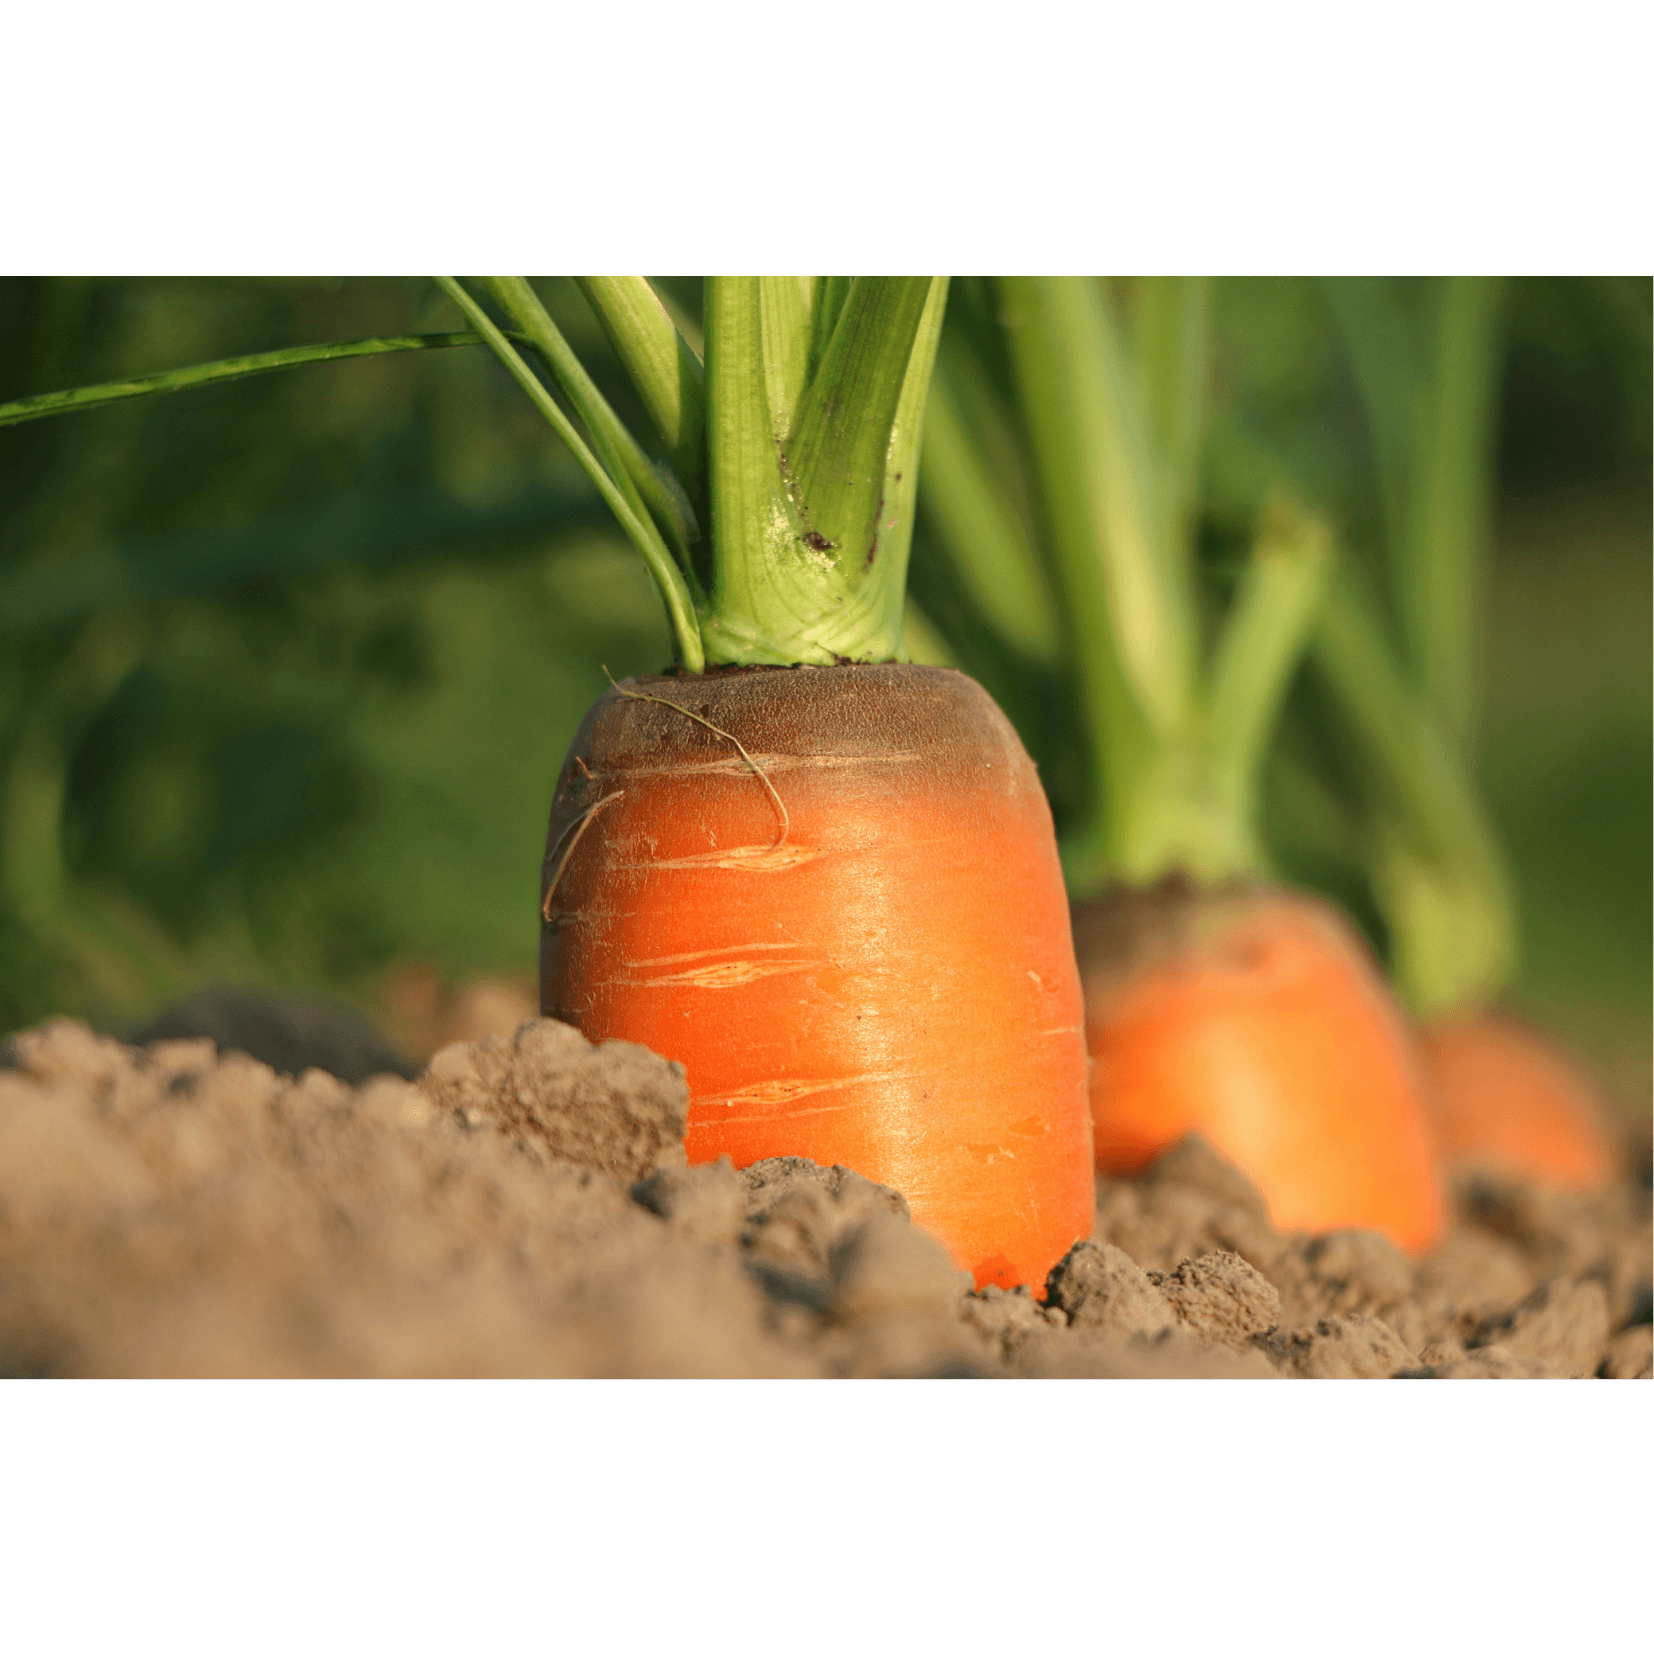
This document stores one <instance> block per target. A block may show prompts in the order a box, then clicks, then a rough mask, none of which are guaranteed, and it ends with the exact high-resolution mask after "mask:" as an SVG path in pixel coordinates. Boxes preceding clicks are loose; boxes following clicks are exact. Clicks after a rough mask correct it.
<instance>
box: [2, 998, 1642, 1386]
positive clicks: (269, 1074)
mask: <svg viewBox="0 0 1654 1654" xmlns="http://www.w3.org/2000/svg"><path fill="white" fill-rule="evenodd" d="M10 1055H11V1059H12V1062H13V1064H14V1066H12V1067H10V1068H8V1069H6V1070H4V1071H0V1371H4V1372H7V1373H10V1374H12V1375H17V1376H23V1375H40V1376H132V1377H138V1376H144V1377H149V1376H226V1377H227V1376H252V1375H264V1376H295V1377H296V1376H387V1377H388V1376H400V1375H409V1376H412V1375H419V1376H473V1375H474V1376H484V1375H500V1376H508V1375H509V1376H547V1377H627V1376H638V1377H643V1376H650V1377H876V1376H929V1377H982V1378H988V1377H1042V1376H1043V1377H1213V1378H1217V1377H1226V1378H1228V1377H1233V1378H1260V1379H1272V1378H1382V1377H1417V1378H1585V1377H1606V1378H1647V1377H1648V1376H1649V1375H1650V1332H1651V1329H1650V1250H1651V1240H1650V1228H1649V1168H1648V1153H1647V1149H1646V1144H1644V1145H1643V1146H1642V1148H1641V1150H1640V1152H1638V1153H1637V1154H1635V1155H1634V1156H1633V1157H1632V1163H1631V1167H1630V1169H1629V1170H1628V1171H1627V1173H1626V1175H1625V1176H1624V1177H1623V1178H1622V1179H1621V1180H1620V1181H1619V1182H1618V1183H1616V1184H1615V1185H1614V1186H1613V1187H1612V1188H1611V1189H1610V1190H1608V1191H1607V1192H1606V1193H1604V1194H1601V1195H1598V1196H1595V1197H1589V1198H1587V1197H1583V1196H1579V1195H1571V1194H1564V1193H1560V1192H1556V1191H1547V1190H1543V1189H1540V1188H1537V1187H1534V1186H1533V1185H1530V1184H1525V1183H1521V1182H1518V1181H1512V1180H1502V1179H1497V1178H1493V1177H1490V1176H1485V1175H1482V1176H1476V1177H1471V1178H1468V1179H1466V1180H1464V1181H1462V1182H1461V1183H1460V1184H1459V1186H1458V1187H1457V1189H1456V1190H1455V1200H1454V1207H1455V1211H1454V1223H1453V1225H1452V1228H1451V1230H1450V1232H1449V1233H1448V1235H1447V1237H1446V1238H1445V1240H1444V1241H1443V1242H1442V1243H1441V1244H1440V1245H1438V1246H1437V1247H1436V1248H1435V1249H1434V1250H1433V1251H1431V1252H1430V1253H1428V1254H1427V1255H1425V1256H1424V1257H1422V1258H1420V1259H1417V1260H1414V1259H1410V1258H1408V1257H1407V1256H1405V1255H1404V1254H1402V1253H1401V1252H1399V1251H1397V1250H1396V1249H1395V1248H1394V1247H1393V1246H1392V1245H1391V1244H1390V1243H1389V1242H1388V1241H1386V1240H1384V1239H1383V1238H1382V1237H1380V1236H1378V1235H1376V1234H1374V1233H1371V1232H1369V1231H1363V1230H1344V1231H1340V1232H1336V1233H1333V1234H1326V1235H1318V1236H1310V1235H1305V1234H1282V1233H1280V1232H1278V1231H1277V1230H1275V1229H1274V1228H1273V1227H1272V1226H1271V1225H1270V1223H1269V1221H1268V1217H1267V1212H1266V1209H1265V1206H1264V1203H1263V1201H1262V1199H1261V1197H1260V1196H1259V1195H1258V1194H1257V1191H1256V1190H1255V1189H1254V1188H1253V1187H1252V1186H1251V1185H1250V1184H1249V1183H1248V1182H1247V1180H1246V1179H1245V1178H1244V1177H1243V1176H1242V1175H1241V1174H1240V1173H1239V1172H1237V1171H1236V1170H1235V1168H1234V1167H1233V1166H1231V1165H1229V1164H1227V1163H1226V1162H1225V1161H1223V1160H1221V1159H1220V1158H1219V1157H1218V1156H1217V1155H1216V1154H1215V1153H1214V1152H1213V1151H1212V1150H1211V1149H1210V1148H1208V1147H1207V1146H1206V1145H1205V1144H1204V1143H1203V1142H1201V1140H1200V1139H1198V1138H1188V1139H1185V1140H1184V1141H1183V1142H1182V1143H1180V1144H1178V1145H1177V1146H1176V1147H1175V1148H1173V1149H1172V1150H1171V1151H1170V1152H1169V1153H1167V1154H1166V1155H1164V1156H1162V1157H1161V1159H1160V1160H1158V1161H1157V1162H1156V1163H1155V1164H1154V1165H1153V1166H1151V1167H1150V1168H1149V1169H1148V1170H1147V1171H1146V1172H1145V1173H1144V1174H1143V1175H1142V1176H1140V1177H1137V1178H1133V1179H1110V1180H1100V1181H1099V1183H1098V1186H1097V1217H1096V1228H1095V1231H1094V1233H1093V1235H1092V1236H1091V1238H1089V1239H1087V1240H1084V1241H1081V1242H1079V1243H1078V1244H1077V1245H1076V1246H1075V1247H1074V1248H1073V1250H1072V1251H1071V1252H1070V1253H1069V1254H1068V1255H1067V1256H1066V1257H1065V1258H1064V1259H1063V1260H1062V1261H1061V1262H1060V1263H1059V1264H1058V1265H1057V1267H1056V1268H1055V1269H1054V1270H1053V1271H1052V1273H1051V1276H1050V1279H1049V1282H1048V1298H1047V1301H1045V1302H1043V1303H1041V1302H1037V1301H1036V1300H1035V1298H1034V1297H1033V1296H1032V1295H1030V1294H1029V1293H1028V1292H1027V1291H1026V1290H1025V1289H1022V1288H1019V1289H1017V1290H1016V1291H1014V1292H1005V1291H1001V1290H999V1289H997V1288H993V1287H988V1288H985V1289H984V1290H982V1291H981V1292H972V1291H970V1290H969V1288H970V1279H969V1277H968V1276H967V1275H965V1274H963V1273H961V1272H960V1271H958V1270H956V1269H955V1268H954V1267H953V1265H952V1263H951V1262H950V1260H949V1259H948V1257H947V1255H946V1253H945V1252H944V1251H943V1249H942V1247H941V1246H940V1245H939V1244H938V1243H937V1242H936V1241H934V1240H933V1239H932V1238H931V1237H930V1236H929V1235H927V1234H925V1233H924V1232H923V1231H922V1230H920V1229H918V1228H916V1227H914V1225H913V1224H912V1223H911V1222H910V1221H909V1216H908V1209H907V1203H906V1202H905V1201H904V1200H903V1198H902V1197H901V1196H900V1195H899V1194H897V1193H896V1192H895V1191H893V1190H891V1189H886V1188H881V1187H880V1186H879V1185H877V1184H875V1183H870V1182H868V1181H867V1180H866V1179H864V1178H861V1177H858V1176H857V1175H856V1174H855V1173H853V1172H850V1171H846V1170H845V1169H844V1168H842V1167H827V1166H818V1165H816V1164H814V1163H813V1162H811V1161H807V1160H799V1159H790V1158H784V1159H774V1160H767V1161H762V1162H760V1163H759V1164H757V1165H754V1166H750V1167H747V1168H746V1169H745V1170H741V1171H737V1170H735V1169H734V1168H733V1167H731V1166H730V1164H729V1163H728V1162H727V1161H721V1162H718V1163H715V1164H711V1165H699V1166H689V1165H688V1164H686V1162H685V1156H684V1148H683V1125H684V1120H685V1118H686V1115H687V1105H688V1099H687V1094H686V1089H685V1086H684V1081H683V1074H682V1070H681V1069H680V1068H679V1067H678V1066H677V1065H676V1064H674V1063H670V1062H667V1061H666V1060H665V1059H664V1058H661V1057H658V1056H656V1055H655V1054H654V1053H652V1052H650V1051H648V1050H646V1049H645V1048H643V1047H642V1046H637V1045H628V1044H625V1043H623V1042H620V1041H611V1042H609V1043H608V1044H605V1045H602V1046H593V1045H589V1044H588V1043H587V1042H586V1041H585V1040H584V1039H583V1038H582V1037H581V1036H580V1035H579V1034H578V1033H576V1032H575V1031H574V1030H572V1029H570V1028H567V1027H565V1026H564V1025H562V1024H560V1023H556V1022H550V1021H544V1020H539V1019H536V1020H533V1021H529V1022H526V1023H524V1024H523V1025H522V1026H521V1027H520V1028H519V1029H518V1031H517V1032H516V1034H515V1035H514V1036H511V1037H510V1038H501V1037H498V1036H493V1037H489V1038H486V1039H483V1040H481V1041H478V1042H474V1043H470V1044H460V1045H452V1046H449V1047H446V1048H445V1049H444V1050H442V1051H440V1052H439V1053H438V1054H437V1055H436V1057H434V1058H433V1059H432V1061H431V1063H430V1064H429V1066H428V1067H427V1069H426V1070H425V1071H424V1073H423V1074H421V1076H420V1077H419V1079H418V1080H417V1081H415V1082H411V1083H410V1082H409V1081H407V1080H404V1079H402V1078H399V1077H397V1076H396V1075H395V1074H391V1073H381V1074H379V1075H378V1076H376V1077H374V1078H372V1079H369V1080H367V1081H366V1083H364V1084H362V1085H361V1086H359V1087H357V1088H354V1089H353V1088H352V1087H351V1086H349V1085H347V1084H345V1083H344V1082H343V1081H342V1080H340V1079H338V1078H336V1077H335V1076H333V1075H331V1074H328V1073H326V1072H323V1071H322V1070H321V1069H319V1068H315V1067H312V1068H309V1069H307V1070H305V1071H304V1072H303V1073H302V1074H300V1076H299V1077H298V1078H297V1079H291V1078H286V1077H284V1076H282V1075H281V1074H279V1073H277V1072H276V1071H275V1069H274V1068H272V1067H270V1066H267V1065H266V1064H264V1063H262V1062H259V1061H257V1060H255V1059H254V1058H253V1057H251V1056H248V1055H246V1054H245V1053H243V1052H237V1051H226V1052H224V1053H223V1054H220V1053H219V1051H218V1049H217V1048H216V1047H215V1045H214V1043H213V1041H211V1040H210V1039H173V1040H161V1041H158V1042H156V1043H153V1044H151V1045H149V1046H148V1048H147V1049H136V1048H134V1047H130V1046H124V1045H122V1044H120V1043H118V1042H117V1041H115V1040H112V1039H108V1038H103V1037H100V1036H98V1035H95V1034H93V1033H92V1032H91V1031H90V1030H89V1029H87V1028H86V1027H85V1026H84V1025H82V1024H79V1023H74V1022H70V1021H66V1020H60V1021H56V1022H53V1023H50V1024H48V1025H47V1026H45V1027H43V1028H40V1029H35V1030H32V1031H30V1032H27V1033H24V1034H21V1035H18V1036H16V1038H15V1039H14V1040H13V1041H12V1045H11V1053H10Z"/></svg>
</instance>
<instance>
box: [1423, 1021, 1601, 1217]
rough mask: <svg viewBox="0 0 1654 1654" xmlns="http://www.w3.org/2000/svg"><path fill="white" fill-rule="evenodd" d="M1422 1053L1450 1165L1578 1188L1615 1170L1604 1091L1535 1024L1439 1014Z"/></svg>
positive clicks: (1597, 1184)
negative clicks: (1531, 1025)
mask: <svg viewBox="0 0 1654 1654" xmlns="http://www.w3.org/2000/svg"><path fill="white" fill-rule="evenodd" d="M1424 1056H1425V1063H1426V1072H1427V1075H1428V1078H1429V1082H1430V1090H1429V1098H1430V1104H1431V1110H1432V1114H1433V1117H1434V1120H1435V1124H1436V1130H1437V1133H1438V1135H1439V1136H1440V1138H1441V1143H1442V1152H1443V1154H1444V1155H1445V1157H1446V1159H1447V1162H1448V1164H1449V1165H1450V1166H1454V1167H1463V1168H1470V1167H1475V1166H1483V1167H1486V1168H1489V1169H1491V1170H1494V1171H1500V1172H1505V1173H1508V1174H1513V1175H1515V1176H1518V1177H1528V1178H1532V1179H1534V1180H1535V1181H1536V1182H1541V1183H1550V1184H1553V1185H1555V1186H1557V1187H1560V1188H1565V1189H1577V1190H1581V1191H1590V1190H1593V1189H1599V1188H1601V1187H1602V1186H1603V1185H1604V1184H1605V1183H1607V1182H1608V1180H1609V1179H1610V1178H1611V1177H1612V1176H1613V1175H1614V1167H1615V1152H1614V1144H1613V1139H1612V1135H1611V1133H1610V1130H1609V1127H1608V1112H1607V1108H1606V1105H1605V1103H1604V1100H1603V1097H1602V1094H1601V1091H1600V1090H1599V1088H1598V1086H1597V1085H1596V1082H1595V1081H1594V1080H1593V1079H1592V1078H1591V1076H1590V1074H1589V1073H1587V1072H1586V1070H1585V1069H1584V1068H1583V1067H1582V1066H1581V1065H1580V1064H1579V1063H1578V1062H1576V1061H1575V1060H1574V1059H1573V1058H1572V1057H1570V1056H1569V1055H1568V1054H1567V1053H1566V1052H1565V1051H1563V1050H1562V1049H1561V1048H1560V1047H1559V1046H1557V1045H1555V1044H1553V1043H1552V1042H1551V1041H1550V1040H1548V1039H1546V1038H1545V1037H1544V1035H1542V1034H1540V1033H1539V1032H1538V1031H1537V1030H1536V1029H1533V1028H1529V1027H1527V1026H1526V1025H1525V1024H1523V1023H1521V1022H1518V1021H1517V1020H1516V1019H1515V1018H1513V1017H1507V1016H1501V1015H1499V1014H1497V1013H1495V1012H1492V1011H1481V1012H1472V1013H1469V1014H1466V1015H1462V1016H1456V1017H1449V1018H1443V1019H1440V1020H1439V1021H1437V1022H1435V1023H1432V1024H1431V1025H1430V1026H1429V1027H1427V1028H1426V1029H1425V1031H1424Z"/></svg>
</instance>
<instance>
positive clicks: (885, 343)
mask: <svg viewBox="0 0 1654 1654" xmlns="http://www.w3.org/2000/svg"><path fill="white" fill-rule="evenodd" d="M933 292H934V283H933V280H932V278H929V277H922V278H885V277H873V276H869V277H863V278H858V280H857V281H856V282H855V283H854V284H853V285H852V287H851V289H850V292H849V295H848V296H847V297H846V299H845V302H844V307H843V310H842V312H841V314H840V317H839V321H838V325H837V326H836V328H835V329H834V332H833V337H832V339H831V341H830V342H829V344H828V346H827V349H826V352H825V354H824V355H823V357H822V359H821V362H820V365H819V366H818V367H817V369H816V371H815V374H814V376H813V377H812V378H811V379H810V381H809V383H808V384H807V385H806V386H805V387H804V389H803V392H802V395H801V396H800V397H799V400H798V404H797V408H796V411H795V412H794V414H793V417H792V421H791V424H790V427H789V428H788V429H787V430H786V431H785V432H784V433H782V432H778V430H777V426H778V424H779V422H780V417H781V409H782V408H783V407H784V404H785V401H786V397H787V394H788V393H787V390H786V387H787V386H788V385H790V384H791V383H793V382H794V381H795V379H796V363H797V360H798V342H799V337H800V333H801V326H802V320H803V317H802V296H803V290H802V289H800V290H799V293H798V294H797V295H796V298H795V296H793V295H790V294H788V293H786V292H784V291H780V290H777V289H775V288H773V287H772V288H770V289H769V290H768V295H767V298H768V302H766V288H765V285H764V283H763V282H762V281H761V280H760V279H759V278H757V277H752V276H717V277H709V278H708V280H707V286H706V336H707V359H706V383H707V475H708V493H709V498H710V503H711V517H712V558H713V583H712V592H711V595H710V598H709V600H708V603H707V606H706V609H705V611H704V612H703V616H702V633H703V636H704V637H705V639H706V644H707V658H708V659H709V660H710V661H712V662H714V663H724V662H729V663H744V664H760V663H766V662H769V663H778V664H787V663H795V662H814V663H819V664H827V663H830V662H832V661H837V660H864V661H871V660H900V659H902V658H903V655H904V653H905V648H906V645H905V634H904V629H903V588H904V584H905V575H906V548H907V536H908V534H910V533H911V522H910V519H911V497H909V499H908V502H907V504H906V505H905V506H904V505H903V504H902V502H900V501H898V502H895V510H894V520H891V519H892V513H891V511H889V510H886V511H885V512H884V515H883V516H881V506H888V505H889V504H890V503H891V502H887V501H886V500H885V491H886V476H887V466H888V463H889V460H890V455H891V453H892V450H893V445H895V446H896V447H898V448H899V447H900V445H901V443H902V441H903V440H905V439H904V438H903V436H902V419H903V409H904V407H908V408H910V409H912V410H914V413H915V416H916V413H917V411H918V410H922V406H923V400H922V384H920V383H919V382H915V387H914V389H912V390H911V391H910V389H909V378H908V375H909V371H910V369H916V370H918V371H919V373H920V379H921V380H923V379H924V378H926V377H928V374H929V368H930V361H929V355H928V353H925V354H924V359H923V360H922V361H921V349H920V347H919V344H918V341H919V340H920V337H921V333H922V331H923V328H924V325H925V322H926V317H927V314H930V313H931V312H929V309H928V306H929V301H930V298H931V295H932V293H933ZM813 314H814V313H813V308H812V321H811V325H812V329H813V327H814V321H813ZM777 387H779V390H777ZM904 517H905V519H907V520H905V521H904ZM881 544H882V546H883V552H881ZM892 553H894V554H892Z"/></svg>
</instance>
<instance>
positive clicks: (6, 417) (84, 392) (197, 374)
mask: <svg viewBox="0 0 1654 1654" xmlns="http://www.w3.org/2000/svg"><path fill="white" fill-rule="evenodd" d="M482 343H483V337H482V335H481V334H480V333H402V334H396V335H393V336H391V337H388V338H382V339H349V340H346V341H344V342H342V343H340V344H331V345H293V346H290V347H289V348H288V349H286V350H265V351H260V352H259V353H258V354H256V355H253V356H231V357H228V358H226V359H225V360H224V361H222V362H201V363H199V364H197V365H196V366H195V367H189V368H170V369H168V370H167V371H166V372H164V373H149V374H145V375H144V376H143V377H142V378H138V379H115V380H111V381H110V382H109V383H108V384H103V385H83V386H81V387H80V388H79V389H78V390H68V391H47V392H45V393H44V394H43V395H40V396H25V397H23V398H21V399H20V400H19V401H16V402H0V426H6V425H22V424H26V423H27V422H28V421H29V420H31V419H49V418H51V417H52V415H54V414H63V413H75V412H77V411H79V410H81V409H85V408H103V407H108V406H109V405H110V404H111V403H114V402H129V401H131V400H132V399H133V398H134V397H139V396H158V395H163V394H165V393H166V392H169V391H183V390H193V389H194V388H195V387H196V386H198V385H224V384H229V383H230V382H231V381H232V380H236V379H254V378H257V377H258V376H259V375H260V374H264V373H276V372H279V371H280V370H281V369H283V368H297V367H304V366H305V365H306V364H308V363H311V362H342V361H346V360H348V359H349V358H351V357H353V356H389V355H393V354H395V353H396V352H398V351H405V350H451V349H453V348H454V347H455V346H457V345H480V344H482Z"/></svg>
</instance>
